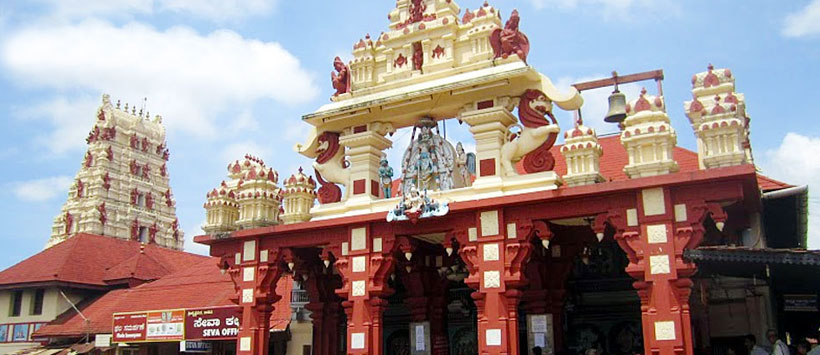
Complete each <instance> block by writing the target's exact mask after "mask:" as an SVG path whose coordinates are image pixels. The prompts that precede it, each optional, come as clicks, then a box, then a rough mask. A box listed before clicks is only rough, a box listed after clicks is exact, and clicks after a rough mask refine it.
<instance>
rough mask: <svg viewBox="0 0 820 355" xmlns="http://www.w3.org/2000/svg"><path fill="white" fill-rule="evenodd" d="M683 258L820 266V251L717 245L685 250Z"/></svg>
mask: <svg viewBox="0 0 820 355" xmlns="http://www.w3.org/2000/svg"><path fill="white" fill-rule="evenodd" d="M684 256H685V257H686V258H688V259H690V260H693V261H712V262H739V263H751V264H784V265H810V266H820V251H818V250H806V249H801V248H790V249H772V248H762V249H761V248H750V247H738V246H728V245H719V246H706V247H699V248H697V249H691V250H686V251H685V252H684Z"/></svg>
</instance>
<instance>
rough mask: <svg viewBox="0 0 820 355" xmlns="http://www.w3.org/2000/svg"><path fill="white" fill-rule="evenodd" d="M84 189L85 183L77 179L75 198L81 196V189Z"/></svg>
mask: <svg viewBox="0 0 820 355" xmlns="http://www.w3.org/2000/svg"><path fill="white" fill-rule="evenodd" d="M84 190H85V184H83V181H82V180H77V198H80V197H83V191H84Z"/></svg>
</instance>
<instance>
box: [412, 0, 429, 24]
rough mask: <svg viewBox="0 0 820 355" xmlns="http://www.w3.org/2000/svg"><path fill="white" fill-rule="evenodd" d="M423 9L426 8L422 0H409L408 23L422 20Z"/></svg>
mask: <svg viewBox="0 0 820 355" xmlns="http://www.w3.org/2000/svg"><path fill="white" fill-rule="evenodd" d="M424 10H427V5H425V4H424V0H411V1H410V23H416V22H420V21H422V20H424Z"/></svg>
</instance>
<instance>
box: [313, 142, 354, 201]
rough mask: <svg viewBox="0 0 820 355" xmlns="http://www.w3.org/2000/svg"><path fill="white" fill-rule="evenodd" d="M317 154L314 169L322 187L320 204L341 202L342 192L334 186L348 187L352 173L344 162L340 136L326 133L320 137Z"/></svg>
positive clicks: (320, 189)
mask: <svg viewBox="0 0 820 355" xmlns="http://www.w3.org/2000/svg"><path fill="white" fill-rule="evenodd" d="M316 153H317V154H318V155H317V157H316V162H314V163H313V169H315V170H316V180H317V181H318V182H319V184H320V185H322V186H321V187H320V188H319V190H318V197H319V203H332V202H339V201H341V199H342V192H341V189H339V187H338V186H336V185H334V184H341V185H342V186H345V187H347V183H348V180H350V171H348V170H347V169H346V168H347V164H346V163H345V161H344V147H342V146H341V145H340V144H339V134H338V133H335V132H324V133H322V134H321V135H319V138H318V146H317V147H316Z"/></svg>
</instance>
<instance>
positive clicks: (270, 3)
mask: <svg viewBox="0 0 820 355" xmlns="http://www.w3.org/2000/svg"><path fill="white" fill-rule="evenodd" d="M39 2H41V3H43V4H44V5H46V7H48V10H49V11H50V15H51V16H54V17H57V18H63V19H73V18H85V17H93V16H106V17H128V16H132V15H152V14H157V13H164V12H170V13H179V14H186V15H191V16H196V17H200V18H205V19H209V20H213V21H217V22H221V21H226V20H236V19H241V18H244V17H249V16H258V15H262V14H267V13H269V12H270V11H272V10H273V8H274V7H275V5H276V1H275V0H195V1H191V0H40V1H39Z"/></svg>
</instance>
